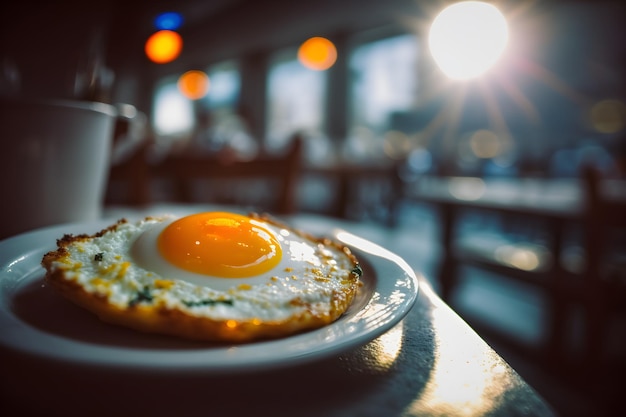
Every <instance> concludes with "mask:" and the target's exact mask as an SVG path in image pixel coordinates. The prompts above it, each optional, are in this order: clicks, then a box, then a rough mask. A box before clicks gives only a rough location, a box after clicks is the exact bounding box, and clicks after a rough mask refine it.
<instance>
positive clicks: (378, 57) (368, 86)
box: [349, 35, 419, 133]
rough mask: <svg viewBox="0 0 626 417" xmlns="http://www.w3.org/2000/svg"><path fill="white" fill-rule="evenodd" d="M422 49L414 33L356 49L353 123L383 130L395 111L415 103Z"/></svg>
mask: <svg viewBox="0 0 626 417" xmlns="http://www.w3.org/2000/svg"><path fill="white" fill-rule="evenodd" d="M418 51H419V49H418V42H417V38H416V37H415V36H414V35H402V36H396V37H393V38H387V39H383V40H379V41H375V42H371V43H367V44H364V45H362V46H359V47H357V48H356V49H355V50H354V53H353V54H352V55H351V57H350V61H349V65H350V72H351V74H352V77H351V85H350V91H351V95H352V98H351V103H352V111H351V115H352V125H353V127H356V126H364V127H368V128H370V129H372V130H374V131H375V132H377V133H382V132H384V131H385V130H386V128H387V124H388V121H389V116H390V114H391V113H393V112H395V111H404V110H408V109H410V108H411V107H412V106H413V105H414V103H415V97H416V90H417V77H418V74H417V59H418Z"/></svg>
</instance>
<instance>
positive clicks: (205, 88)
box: [177, 70, 210, 100]
mask: <svg viewBox="0 0 626 417" xmlns="http://www.w3.org/2000/svg"><path fill="white" fill-rule="evenodd" d="M177 86H178V91H180V93H181V94H182V95H184V96H185V97H187V98H188V99H190V100H198V99H201V98H202V97H204V96H206V95H207V93H208V92H209V86H210V81H209V76H208V75H207V74H206V73H205V72H203V71H198V70H191V71H187V72H186V73H184V74H183V75H181V76H180V77H179V78H178V83H177Z"/></svg>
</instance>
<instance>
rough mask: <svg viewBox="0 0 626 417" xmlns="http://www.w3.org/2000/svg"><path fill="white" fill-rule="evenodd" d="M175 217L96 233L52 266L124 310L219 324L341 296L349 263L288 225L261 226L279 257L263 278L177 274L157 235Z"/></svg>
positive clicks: (276, 314) (283, 313)
mask: <svg viewBox="0 0 626 417" xmlns="http://www.w3.org/2000/svg"><path fill="white" fill-rule="evenodd" d="M174 220H175V218H174V217H162V218H147V219H144V220H141V221H138V222H136V223H132V222H127V223H120V224H118V225H117V226H116V227H115V228H112V229H111V230H108V231H107V232H106V233H103V234H102V235H100V236H96V237H93V238H91V239H86V240H79V241H76V242H73V243H72V244H71V245H69V246H68V247H67V248H66V249H67V250H68V255H67V256H65V257H64V258H63V259H60V260H57V261H55V264H54V268H60V269H62V270H63V272H64V276H65V278H66V279H69V280H73V281H75V282H76V283H77V284H79V285H80V286H81V287H83V289H84V290H85V291H87V292H89V293H93V294H97V295H99V296H102V297H106V298H107V299H108V301H109V302H110V303H111V304H114V305H116V306H118V307H120V308H127V307H128V306H130V305H134V304H149V305H159V306H164V307H167V308H171V309H180V310H183V311H187V312H188V313H190V314H193V315H196V316H205V317H209V318H212V319H218V320H229V319H234V320H251V319H255V320H256V319H258V320H264V321H266V320H269V321H271V320H283V319H285V318H288V317H290V316H292V315H294V314H297V313H298V312H299V311H301V310H302V309H312V310H316V311H315V312H316V313H321V314H323V313H324V312H325V311H328V310H330V309H331V308H332V306H331V305H330V304H331V300H332V299H333V297H336V296H337V294H338V293H342V292H344V291H345V288H346V286H347V285H352V284H351V283H349V282H348V280H347V277H348V276H350V274H352V273H353V270H354V267H355V264H354V261H353V259H352V258H351V257H350V256H348V255H347V254H346V253H345V252H344V251H343V250H342V249H341V248H340V247H337V246H333V245H322V244H321V243H319V242H317V241H315V240H312V239H307V238H306V237H304V236H301V235H300V234H297V233H294V232H293V231H292V230H289V229H287V228H282V227H278V226H276V225H274V224H271V223H263V226H264V227H265V228H266V229H269V230H270V231H271V232H272V233H274V234H275V235H276V237H277V238H278V240H279V242H280V244H281V246H282V250H283V255H282V259H281V261H280V263H279V264H278V265H277V266H276V267H274V268H273V269H272V270H271V271H268V272H267V273H264V274H261V275H258V276H255V277H251V278H236V279H235V278H219V277H213V276H206V275H202V274H196V273H192V272H189V271H185V270H182V269H180V268H178V267H176V266H175V265H172V264H170V263H169V262H167V261H166V260H164V259H163V258H162V257H161V256H160V255H159V252H158V249H157V244H156V239H157V237H158V235H159V233H160V232H161V231H162V230H163V229H164V228H165V227H167V225H168V224H170V223H171V222H173V221H174Z"/></svg>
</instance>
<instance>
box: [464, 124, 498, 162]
mask: <svg viewBox="0 0 626 417" xmlns="http://www.w3.org/2000/svg"><path fill="white" fill-rule="evenodd" d="M470 148H471V149H472V152H473V153H474V155H476V156H477V157H478V158H483V159H488V158H494V157H496V156H498V155H499V154H500V153H501V152H502V143H501V141H500V138H498V135H496V134H495V133H494V132H492V131H491V130H486V129H480V130H477V131H476V132H474V134H472V136H471V137H470Z"/></svg>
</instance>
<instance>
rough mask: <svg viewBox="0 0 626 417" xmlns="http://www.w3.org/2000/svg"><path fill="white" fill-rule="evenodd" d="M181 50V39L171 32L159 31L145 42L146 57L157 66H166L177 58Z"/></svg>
mask: <svg viewBox="0 0 626 417" xmlns="http://www.w3.org/2000/svg"><path fill="white" fill-rule="evenodd" d="M182 49H183V39H182V37H181V36H180V35H179V34H178V33H177V32H174V31H172V30H159V31H158V32H155V33H153V34H152V35H151V36H150V37H149V38H148V40H147V41H146V45H145V51H146V56H147V57H148V58H149V59H150V60H151V61H152V62H155V63H157V64H166V63H168V62H171V61H173V60H175V59H176V58H178V56H179V55H180V53H181V51H182Z"/></svg>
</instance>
